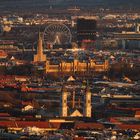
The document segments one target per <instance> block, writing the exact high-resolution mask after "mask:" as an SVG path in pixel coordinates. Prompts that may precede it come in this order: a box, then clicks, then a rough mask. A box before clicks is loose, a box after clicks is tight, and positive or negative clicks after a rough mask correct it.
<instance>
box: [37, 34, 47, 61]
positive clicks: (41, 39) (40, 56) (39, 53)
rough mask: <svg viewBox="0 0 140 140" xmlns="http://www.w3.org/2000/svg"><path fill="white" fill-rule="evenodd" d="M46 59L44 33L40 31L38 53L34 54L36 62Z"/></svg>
mask: <svg viewBox="0 0 140 140" xmlns="http://www.w3.org/2000/svg"><path fill="white" fill-rule="evenodd" d="M43 61H46V55H44V54H43V38H42V34H41V33H40V32H39V39H38V47H37V54H36V55H34V62H43Z"/></svg>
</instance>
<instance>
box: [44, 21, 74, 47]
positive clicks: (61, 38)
mask: <svg viewBox="0 0 140 140" xmlns="http://www.w3.org/2000/svg"><path fill="white" fill-rule="evenodd" d="M43 35H44V44H45V45H46V44H52V45H66V44H70V43H71V40H72V35H71V31H70V29H69V28H68V27H67V26H66V25H65V24H61V23H58V24H56V23H55V24H50V25H48V26H47V27H46V28H45V30H44V34H43Z"/></svg>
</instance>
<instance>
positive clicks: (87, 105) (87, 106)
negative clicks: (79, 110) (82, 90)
mask: <svg viewBox="0 0 140 140" xmlns="http://www.w3.org/2000/svg"><path fill="white" fill-rule="evenodd" d="M91 108H92V107H91V92H90V90H89V89H87V90H86V95H85V110H84V116H85V117H91Z"/></svg>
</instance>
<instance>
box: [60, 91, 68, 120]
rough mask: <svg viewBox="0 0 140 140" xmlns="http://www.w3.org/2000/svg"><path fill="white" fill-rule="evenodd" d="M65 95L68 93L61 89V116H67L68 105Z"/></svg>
mask: <svg viewBox="0 0 140 140" xmlns="http://www.w3.org/2000/svg"><path fill="white" fill-rule="evenodd" d="M67 96H68V93H67V91H65V90H64V91H63V92H62V107H61V108H62V114H61V116H62V117H67V116H68V106H67Z"/></svg>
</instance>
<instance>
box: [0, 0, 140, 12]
mask: <svg viewBox="0 0 140 140" xmlns="http://www.w3.org/2000/svg"><path fill="white" fill-rule="evenodd" d="M49 6H54V7H70V6H79V7H94V6H101V7H116V8H120V7H128V8H131V7H132V8H134V7H137V8H139V7H140V0H0V10H12V9H13V10H16V9H19V10H20V9H24V8H25V9H30V8H31V9H32V8H33V9H34V8H45V7H46V8H48V7H49Z"/></svg>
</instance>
